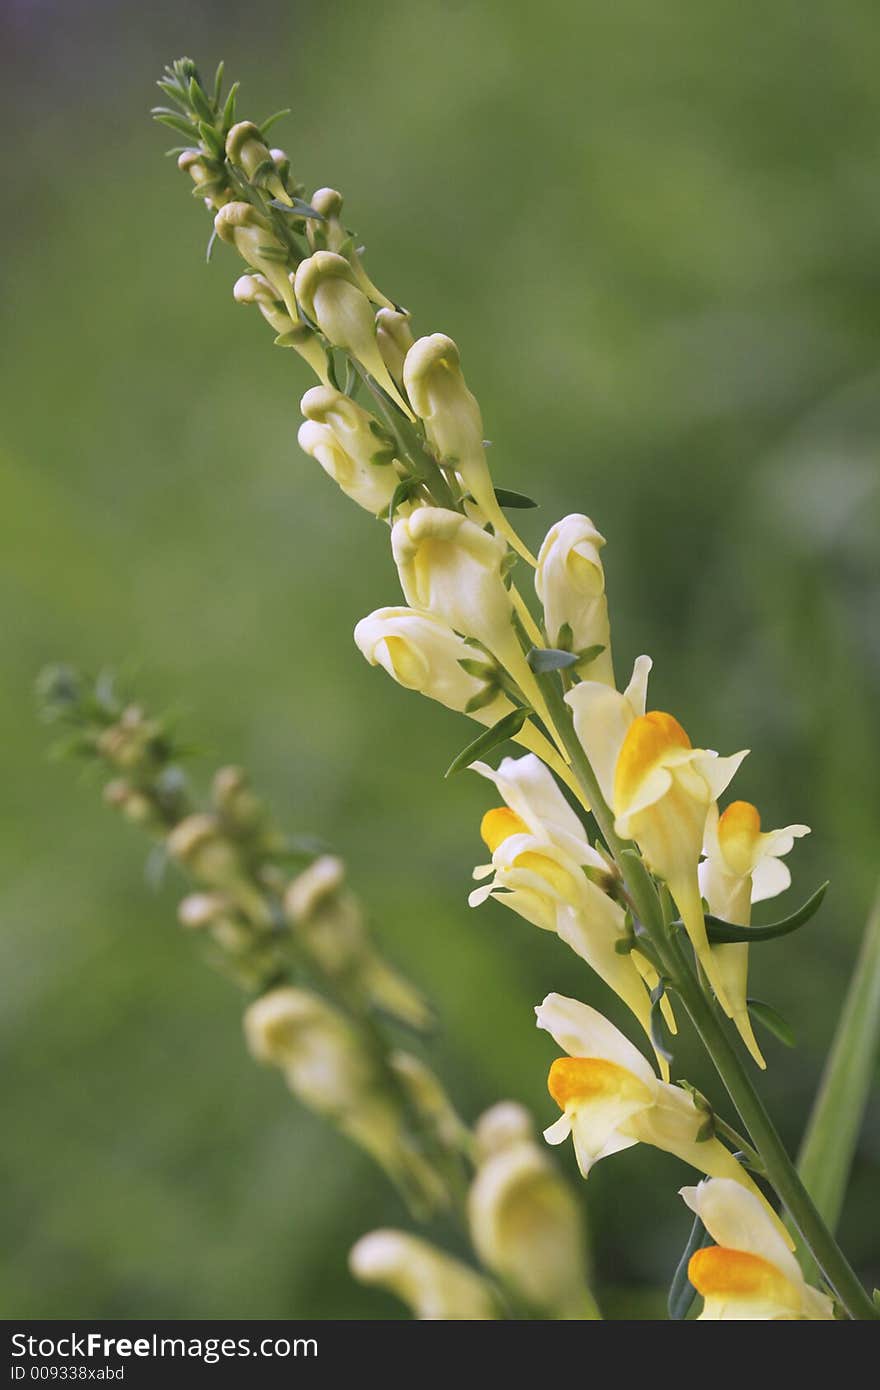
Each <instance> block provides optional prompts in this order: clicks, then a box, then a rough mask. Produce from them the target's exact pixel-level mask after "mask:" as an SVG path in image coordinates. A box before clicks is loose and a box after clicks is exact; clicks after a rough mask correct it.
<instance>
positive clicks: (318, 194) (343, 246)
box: [306, 188, 394, 309]
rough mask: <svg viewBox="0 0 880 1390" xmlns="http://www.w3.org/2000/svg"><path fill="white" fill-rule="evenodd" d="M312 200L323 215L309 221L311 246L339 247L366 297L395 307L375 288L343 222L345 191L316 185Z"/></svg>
mask: <svg viewBox="0 0 880 1390" xmlns="http://www.w3.org/2000/svg"><path fill="white" fill-rule="evenodd" d="M309 201H310V203H311V206H312V207H313V208H314V209H315V212H319V213H320V214H321V217H322V219H323V220H322V221H318V220H317V219H316V218H314V217H312V218H310V219H309V221H308V223H307V226H306V232H307V235H308V238H309V245H310V246H311V248H312V250H313V251H317V250H325V251H336V252H337V253H338V254H339V255H342V256H344V257H345V259H346V260H347V261H348V262H349V263H350V265H351V268H352V270H353V271H354V276H355V279H356V280H357V282H358V284H359V285H360V287H361V289H362V290H363V292H364V294H365V295H366V296H367V299H369V300H371V301H372V302H373V303H374V304H382V305H384V306H385V307H386V308H388V309H393V308H394V305H393V304H392V302H391V300H390V299H388V298H387V297H386V296H385V295H384V294H383V293H382V291H381V290H380V289H377V288H376V286H375V285H374V284H373V282H372V280H371V279H370V277H369V275H368V274H367V272H366V271H365V270H364V268H363V265H362V264H361V258H360V256H359V255H358V252H357V248H356V247H355V245H354V238H353V237H352V235H351V233H350V232H349V231H348V228H347V227H345V226H344V225H343V223H342V194H341V193H337V191H336V189H335V188H317V189H315V192H314V194H313V196H312V197H311V199H310V200H309Z"/></svg>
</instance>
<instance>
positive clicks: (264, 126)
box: [259, 106, 291, 140]
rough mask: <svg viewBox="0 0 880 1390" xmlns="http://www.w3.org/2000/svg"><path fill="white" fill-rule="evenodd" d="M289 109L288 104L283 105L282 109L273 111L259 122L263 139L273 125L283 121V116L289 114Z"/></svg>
mask: <svg viewBox="0 0 880 1390" xmlns="http://www.w3.org/2000/svg"><path fill="white" fill-rule="evenodd" d="M290 111H291V108H290V107H289V106H285V107H284V109H283V111H273V113H272V115H271V116H267V117H266V119H265V120H264V121H262V122H261V123H260V127H259V130H260V134H261V135H262V137H263V139H264V140H265V138H266V136H267V135H268V134H269V131H270V130H271V129H272V127H273V125H275V124H276V123H277V122H278V121H283V120H284V117H285V116H289V115H290Z"/></svg>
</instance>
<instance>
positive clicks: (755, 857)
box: [699, 801, 810, 1067]
mask: <svg viewBox="0 0 880 1390" xmlns="http://www.w3.org/2000/svg"><path fill="white" fill-rule="evenodd" d="M809 833H810V830H809V826H806V825H787V826H785V827H784V829H782V830H770V831H766V832H762V831H761V817H760V815H759V814H758V811H757V808H756V807H754V806H752V805H751V803H750V802H748V801H732V802H731V804H730V805H729V806H728V807H727V809H726V810H725V811H724V812H723V814H722V815H720V816H719V814H718V807H717V805H712V806H710V807H709V814H708V816H707V818H706V830H705V836H704V841H703V852H704V854H705V855H706V858H705V859H704V860H703V863H702V864H701V865H700V869H699V880H700V892H701V893H702V895H703V897H704V898H705V899H706V902H707V903H708V904H709V911H710V912H712V913H714V914H715V916H716V917H722V918H723V919H724V920H725V921H726V922H734V923H736V924H737V925H738V926H741V927H747V926H749V924H750V922H751V920H752V903H754V902H761V901H762V900H763V899H765V898H773V897H775V896H776V894H777V893H782V892H784V891H785V889H786V888H788V887H789V885H790V883H791V874H790V873H789V871H788V869H787V868H786V866H785V865H784V864H783V863H782V860H781V858H780V856H781V855H783V854H788V852H789V850H790V849H791V848H792V847H793V845H794V842H795V840H796V839H800V838H801V836H803V835H809ZM712 957H713V959H714V961H715V962H716V965H717V968H718V972H719V974H720V976H721V979H722V981H723V982H724V989H725V993H726V994H727V998H728V1000H729V1001H730V1006H731V1009H732V1017H733V1021H734V1023H735V1024H736V1026H737V1028H738V1030H739V1033H740V1036H741V1038H742V1040H743V1042H744V1043H745V1045H746V1047H747V1048H748V1049H749V1052H750V1053H751V1054H752V1056H753V1057H754V1059H755V1061H756V1062H757V1064H758V1066H759V1067H763V1066H765V1065H766V1063H765V1062H764V1058H763V1057H762V1055H761V1049H760V1048H759V1047H758V1043H757V1040H756V1038H755V1035H754V1032H753V1030H752V1024H751V1020H750V1018H749V1010H748V1004H747V1002H746V991H747V985H748V973H749V948H748V945H747V944H746V943H745V942H742V943H740V942H730V943H727V944H726V945H722V946H713V947H712Z"/></svg>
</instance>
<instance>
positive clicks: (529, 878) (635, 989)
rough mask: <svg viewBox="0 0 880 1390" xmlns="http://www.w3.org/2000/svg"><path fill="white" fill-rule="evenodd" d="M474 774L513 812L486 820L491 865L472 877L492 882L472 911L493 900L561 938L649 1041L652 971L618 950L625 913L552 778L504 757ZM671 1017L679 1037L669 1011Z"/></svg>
mask: <svg viewBox="0 0 880 1390" xmlns="http://www.w3.org/2000/svg"><path fill="white" fill-rule="evenodd" d="M472 767H473V770H474V771H475V772H479V773H480V774H481V775H482V776H484V777H488V778H489V779H490V780H492V781H493V782H495V783H496V785H497V786H498V788H499V790H500V791H501V793H502V795H503V796H504V799H505V801H506V802H507V805H505V806H503V807H497V808H495V809H494V810H491V811H488V812H487V813H486V815H485V816H484V817H483V822H482V825H481V827H480V833H481V835H482V838H483V840H484V841H485V843H486V845H487V846H488V848H489V849H490V850H491V851H492V863H491V864H488V865H482V866H480V867H478V868H477V869H475V870H474V878H476V879H481V878H487V877H488V879H489V881H488V882H486V883H482V884H481V885H480V887H479V888H475V889H474V890H473V892H472V893H471V894H470V896H469V898H468V902H469V904H470V906H471V907H479V906H480V904H481V903H484V902H485V901H486V899H487V898H489V897H495V898H497V900H498V902H500V903H503V904H504V906H505V907H508V908H510V909H511V910H512V911H514V912H516V913H518V914H519V916H521V917H523V918H525V920H526V921H527V922H531V923H532V925H533V926H536V927H540V928H541V929H542V930H543V931H553V932H556V934H557V935H558V936H559V937H560V938H561V939H562V940H563V941H564V942H565V943H566V945H567V946H570V947H571V949H572V950H573V951H574V952H575V954H576V955H578V956H580V958H581V960H583V961H585V962H586V963H587V965H589V966H590V968H591V969H592V970H594V971H595V972H596V974H597V975H598V976H599V978H600V979H601V980H603V981H604V982H605V984H606V985H608V987H609V989H611V990H613V991H614V993H615V994H616V995H617V996H618V998H620V999H622V1000H623V1002H624V1003H625V1004H626V1005H627V1007H628V1008H629V1009H631V1010H632V1012H633V1013H634V1014H635V1016H636V1018H637V1019H638V1021H639V1023H640V1024H641V1026H642V1028H643V1029H644V1030H645V1033H646V1034H647V1035H648V1036H649V1037H650V1034H651V1002H650V999H649V997H648V994H647V991H646V989H645V980H646V977H647V974H648V973H650V966H649V965H648V963H647V961H644V960H643V959H642V958H641V957H639V955H638V952H636V951H629V952H627V953H625V954H620V953H619V952H618V951H617V950H616V945H617V943H618V942H620V941H624V940H625V939H626V936H627V928H626V914H625V912H624V910H623V908H622V907H621V906H620V904H619V903H618V902H615V901H614V899H613V898H611V897H609V896H608V893H607V892H605V891H604V890H603V887H601V886H600V884H602V883H606V884H607V883H608V882H610V877H611V871H610V869H609V865H608V864H607V862H606V861H605V860H604V859H603V858H602V856H601V854H599V853H598V851H597V850H595V849H593V848H592V846H591V845H590V844H589V842H588V840H587V838H586V835H585V833H584V830H583V827H582V826H581V823H580V821H579V820H578V819H577V817H576V816H575V814H574V812H573V811H572V810H571V809H570V807H569V806H568V803H567V802H566V800H565V798H564V797H563V795H562V793H561V792H560V790H559V788H558V787H557V786H556V784H555V782H554V781H553V778H552V777H551V776H550V773H549V772H548V771H547V769H546V768H545V767H544V766H543V764H541V763H540V762H539V761H538V759H537V758H533V757H526V758H518V759H515V758H505V759H504V761H503V762H502V764H501V766H500V768H499V770H498V772H494V771H493V769H492V768H490V767H488V766H487V765H486V764H485V763H474V764H472ZM591 875H592V877H591ZM595 880H598V881H595ZM654 982H656V977H654ZM666 1017H667V1021H668V1022H669V1023H670V1025H671V1027H672V1028H673V1031H674V1029H675V1020H674V1018H673V1017H672V1013H671V1010H669V1009H667V1010H666ZM657 1060H658V1063H659V1066H660V1069H661V1071H662V1072H663V1075H664V1076H668V1074H669V1067H668V1063H667V1062H666V1060H665V1059H664V1058H663V1057H662V1056H659V1055H658V1059H657Z"/></svg>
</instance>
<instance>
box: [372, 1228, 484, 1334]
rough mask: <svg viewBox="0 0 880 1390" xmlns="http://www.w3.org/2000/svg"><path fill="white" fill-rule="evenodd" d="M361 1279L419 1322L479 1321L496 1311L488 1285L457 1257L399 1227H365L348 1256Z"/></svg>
mask: <svg viewBox="0 0 880 1390" xmlns="http://www.w3.org/2000/svg"><path fill="white" fill-rule="evenodd" d="M349 1267H350V1269H351V1272H352V1274H353V1275H354V1277H355V1279H359V1280H360V1282H361V1283H362V1284H378V1285H379V1286H380V1287H381V1288H384V1289H388V1290H389V1291H390V1292H391V1293H393V1294H396V1295H397V1297H398V1298H399V1299H400V1300H401V1301H402V1302H403V1303H405V1304H406V1305H407V1307H408V1308H409V1309H410V1310H411V1311H412V1313H413V1316H414V1317H416V1318H418V1319H419V1320H421V1321H455V1322H479V1321H486V1320H489V1319H493V1318H497V1317H498V1316H499V1313H498V1307H497V1303H496V1301H495V1297H494V1295H493V1292H492V1289H491V1286H490V1285H489V1284H487V1283H486V1281H485V1280H484V1279H481V1278H480V1276H479V1275H478V1274H477V1273H476V1272H475V1271H474V1270H472V1269H470V1268H468V1266H467V1265H465V1264H463V1263H462V1262H461V1261H460V1260H456V1259H453V1257H452V1256H451V1255H447V1254H445V1253H444V1252H443V1251H442V1250H438V1249H437V1247H436V1246H434V1245H430V1244H429V1243H428V1241H426V1240H421V1239H419V1237H417V1236H411V1235H408V1234H407V1233H406V1232H404V1231H392V1230H382V1231H371V1232H370V1234H369V1235H366V1236H363V1237H362V1238H361V1239H360V1240H359V1241H358V1243H357V1245H356V1246H355V1247H354V1249H353V1250H352V1252H351V1255H350V1256H349Z"/></svg>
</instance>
